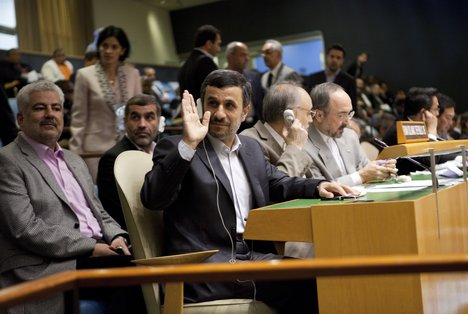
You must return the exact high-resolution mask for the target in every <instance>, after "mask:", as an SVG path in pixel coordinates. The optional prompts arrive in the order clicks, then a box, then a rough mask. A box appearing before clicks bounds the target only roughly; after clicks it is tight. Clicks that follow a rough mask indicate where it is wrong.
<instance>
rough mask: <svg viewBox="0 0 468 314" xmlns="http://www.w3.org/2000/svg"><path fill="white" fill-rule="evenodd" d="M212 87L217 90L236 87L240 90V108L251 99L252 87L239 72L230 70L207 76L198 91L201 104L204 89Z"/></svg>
mask: <svg viewBox="0 0 468 314" xmlns="http://www.w3.org/2000/svg"><path fill="white" fill-rule="evenodd" d="M208 86H213V87H217V88H224V87H231V86H236V87H240V88H241V89H242V106H243V107H246V106H248V105H249V104H250V102H251V99H252V86H251V85H250V83H249V82H248V81H247V80H246V79H245V77H244V76H243V75H242V74H240V73H239V72H236V71H232V70H216V71H213V72H211V73H210V74H208V76H207V77H206V78H205V80H204V81H203V83H202V86H201V89H200V95H201V96H200V98H201V101H202V103H203V99H204V98H205V92H206V88H207V87H208Z"/></svg>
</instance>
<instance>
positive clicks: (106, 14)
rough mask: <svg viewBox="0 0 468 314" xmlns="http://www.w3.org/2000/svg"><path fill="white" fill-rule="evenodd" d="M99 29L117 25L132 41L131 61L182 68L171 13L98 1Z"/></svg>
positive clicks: (126, 0)
mask: <svg viewBox="0 0 468 314" xmlns="http://www.w3.org/2000/svg"><path fill="white" fill-rule="evenodd" d="M93 8H94V25H95V26H96V28H98V27H105V26H108V25H115V26H119V27H121V28H123V29H124V30H125V33H126V34H127V36H128V37H129V40H130V44H131V46H132V51H131V54H130V58H129V61H130V62H136V63H149V64H157V65H175V66H178V65H179V59H178V56H177V53H176V49H175V44H174V38H173V35H172V27H171V21H170V17H169V12H168V11H167V10H165V9H161V8H157V7H153V6H150V5H147V4H145V3H142V2H139V1H132V0H94V1H93Z"/></svg>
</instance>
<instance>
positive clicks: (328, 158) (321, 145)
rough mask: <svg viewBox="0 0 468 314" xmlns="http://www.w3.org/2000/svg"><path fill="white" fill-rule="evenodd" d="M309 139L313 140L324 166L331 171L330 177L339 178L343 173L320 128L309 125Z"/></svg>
mask: <svg viewBox="0 0 468 314" xmlns="http://www.w3.org/2000/svg"><path fill="white" fill-rule="evenodd" d="M309 139H310V140H311V141H312V145H313V146H314V147H315V149H316V150H317V155H318V157H319V158H320V160H321V162H322V163H323V166H324V168H325V169H326V170H327V171H328V172H329V173H330V177H332V178H339V177H341V176H342V175H343V174H342V173H341V171H340V167H339V166H338V164H337V162H336V160H335V157H334V156H333V154H332V152H331V150H330V148H329V147H328V144H327V143H325V141H324V140H323V138H322V136H321V135H320V134H319V132H318V130H317V129H316V128H315V126H313V124H311V125H310V127H309Z"/></svg>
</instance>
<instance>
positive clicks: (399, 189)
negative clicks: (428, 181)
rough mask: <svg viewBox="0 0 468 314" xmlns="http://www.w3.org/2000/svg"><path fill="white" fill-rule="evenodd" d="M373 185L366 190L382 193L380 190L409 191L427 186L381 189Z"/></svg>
mask: <svg viewBox="0 0 468 314" xmlns="http://www.w3.org/2000/svg"><path fill="white" fill-rule="evenodd" d="M374 188H375V186H372V187H370V188H367V191H368V192H370V193H372V192H377V193H382V192H410V191H419V190H423V189H425V188H427V187H426V186H413V187H392V188H382V189H380V188H379V189H374Z"/></svg>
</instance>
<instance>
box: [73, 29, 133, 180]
mask: <svg viewBox="0 0 468 314" xmlns="http://www.w3.org/2000/svg"><path fill="white" fill-rule="evenodd" d="M97 46H98V60H99V61H98V62H97V63H96V64H95V65H91V66H88V67H85V68H82V69H80V70H78V72H77V76H76V82H75V93H74V97H73V107H72V117H71V125H70V129H71V135H72V136H71V139H70V149H71V150H72V151H74V152H76V153H79V154H83V153H91V152H92V153H96V152H104V151H106V150H108V149H109V148H111V147H112V146H114V145H115V143H117V141H118V140H120V138H121V137H122V136H123V132H124V124H123V115H124V112H123V109H124V107H125V103H126V102H127V100H128V99H129V98H130V97H133V96H135V95H137V94H140V93H141V79H140V74H139V72H138V70H137V69H135V67H133V66H131V65H129V64H126V63H124V61H125V60H126V59H127V57H128V56H129V54H130V42H129V40H128V38H127V35H126V34H125V32H124V30H123V29H121V28H119V27H116V26H108V27H106V28H105V29H103V30H102V31H101V32H100V33H99V38H98V41H97ZM85 161H86V164H87V165H88V168H89V170H90V172H91V175H92V177H93V179H94V180H95V179H96V174H97V166H98V162H99V158H86V159H85Z"/></svg>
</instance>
